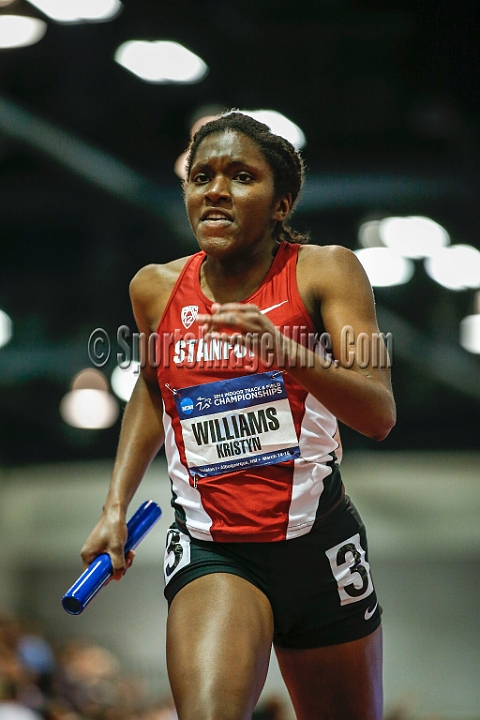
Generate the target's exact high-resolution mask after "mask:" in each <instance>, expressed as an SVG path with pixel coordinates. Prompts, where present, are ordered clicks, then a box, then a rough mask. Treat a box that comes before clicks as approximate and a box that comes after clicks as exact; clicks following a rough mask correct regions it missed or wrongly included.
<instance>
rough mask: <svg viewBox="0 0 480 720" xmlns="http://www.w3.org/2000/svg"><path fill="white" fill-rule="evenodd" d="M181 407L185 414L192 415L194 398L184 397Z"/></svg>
mask: <svg viewBox="0 0 480 720" xmlns="http://www.w3.org/2000/svg"><path fill="white" fill-rule="evenodd" d="M180 407H181V408H182V412H183V414H184V415H190V413H192V412H193V400H192V398H183V400H182V402H181V403H180Z"/></svg>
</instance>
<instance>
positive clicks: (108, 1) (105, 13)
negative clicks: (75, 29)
mask: <svg viewBox="0 0 480 720" xmlns="http://www.w3.org/2000/svg"><path fill="white" fill-rule="evenodd" d="M28 2H29V3H30V4H31V5H33V6H34V7H36V8H37V9H38V10H40V11H41V12H42V13H43V14H44V15H46V16H47V17H49V18H51V19H52V20H56V21H57V22H61V23H84V22H102V21H105V20H113V18H115V17H116V16H117V15H118V14H119V12H120V11H121V10H122V8H123V5H122V3H121V2H120V0H28Z"/></svg>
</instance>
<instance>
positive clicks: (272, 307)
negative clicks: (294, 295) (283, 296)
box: [260, 300, 288, 315]
mask: <svg viewBox="0 0 480 720" xmlns="http://www.w3.org/2000/svg"><path fill="white" fill-rule="evenodd" d="M287 302H288V300H283V302H281V303H278V304H277V305H272V306H271V307H269V308H265V310H260V312H261V313H262V315H265V313H267V312H270V310H275V308H277V307H280V305H285V303H287Z"/></svg>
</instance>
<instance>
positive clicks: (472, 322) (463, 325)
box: [460, 315, 480, 353]
mask: <svg viewBox="0 0 480 720" xmlns="http://www.w3.org/2000/svg"><path fill="white" fill-rule="evenodd" d="M460 345H461V346H462V347H464V348H465V350H468V352H471V353H480V315H467V317H465V318H463V320H462V321H461V322H460Z"/></svg>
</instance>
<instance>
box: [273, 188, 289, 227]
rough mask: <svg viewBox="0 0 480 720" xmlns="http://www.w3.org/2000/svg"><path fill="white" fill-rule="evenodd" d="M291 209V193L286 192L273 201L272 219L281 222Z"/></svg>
mask: <svg viewBox="0 0 480 720" xmlns="http://www.w3.org/2000/svg"><path fill="white" fill-rule="evenodd" d="M291 209H292V194H291V193H287V195H284V196H283V197H280V198H277V199H276V200H275V201H274V203H273V213H272V220H277V221H278V222H283V221H284V220H286V219H287V217H288V216H289V214H290V210H291Z"/></svg>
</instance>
